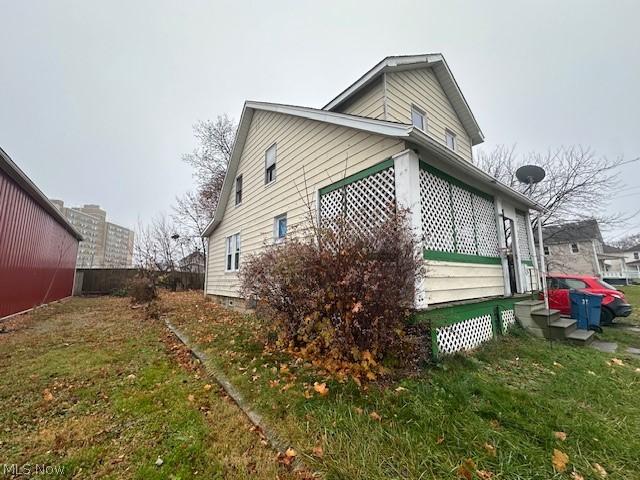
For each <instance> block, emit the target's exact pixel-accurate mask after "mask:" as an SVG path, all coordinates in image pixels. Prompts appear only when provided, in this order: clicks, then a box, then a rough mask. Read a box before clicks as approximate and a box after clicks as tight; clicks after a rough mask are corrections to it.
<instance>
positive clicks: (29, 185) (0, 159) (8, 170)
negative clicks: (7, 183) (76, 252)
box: [0, 148, 82, 241]
mask: <svg viewBox="0 0 640 480" xmlns="http://www.w3.org/2000/svg"><path fill="white" fill-rule="evenodd" d="M0 170H1V171H3V172H4V173H5V174H6V175H7V176H8V177H9V178H11V179H12V180H13V181H14V182H16V183H17V184H18V186H19V187H20V188H22V190H24V191H25V192H26V193H27V195H29V196H30V197H31V198H32V199H33V201H34V202H36V203H37V204H38V205H40V207H41V208H42V209H43V210H44V211H45V212H47V213H48V214H49V215H50V216H51V217H53V219H54V220H55V221H56V222H58V223H59V224H60V225H61V226H62V227H63V228H64V229H65V230H67V231H68V232H69V233H70V234H71V235H73V236H74V237H75V238H76V239H78V241H82V235H80V233H78V231H77V230H76V229H75V228H73V225H71V223H69V221H68V220H67V219H66V218H65V217H64V215H63V214H62V212H60V210H58V208H57V207H56V206H55V205H54V204H53V203H51V200H49V199H48V198H47V196H46V195H45V194H44V193H42V191H41V190H40V189H39V188H38V187H37V186H36V184H35V183H33V182H32V181H31V179H30V178H29V177H27V174H26V173H24V172H23V171H22V170H21V169H20V167H18V165H16V164H15V163H14V162H13V160H11V157H9V155H8V154H7V153H6V152H5V151H4V150H3V149H2V148H0Z"/></svg>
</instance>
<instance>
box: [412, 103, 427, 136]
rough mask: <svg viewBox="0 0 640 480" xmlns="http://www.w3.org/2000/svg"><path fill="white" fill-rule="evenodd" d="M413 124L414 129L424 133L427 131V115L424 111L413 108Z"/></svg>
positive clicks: (413, 106)
mask: <svg viewBox="0 0 640 480" xmlns="http://www.w3.org/2000/svg"><path fill="white" fill-rule="evenodd" d="M411 123H412V124H413V126H414V127H418V128H419V129H420V130H422V131H423V132H426V131H427V114H426V113H425V111H424V110H422V109H420V108H418V107H416V106H415V105H412V106H411Z"/></svg>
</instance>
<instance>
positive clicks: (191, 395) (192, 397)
mask: <svg viewBox="0 0 640 480" xmlns="http://www.w3.org/2000/svg"><path fill="white" fill-rule="evenodd" d="M187 399H188V400H189V401H190V402H193V401H195V399H196V397H195V396H194V395H193V394H192V393H190V394H189V396H188V397H187Z"/></svg>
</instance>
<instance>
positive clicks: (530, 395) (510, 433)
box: [162, 287, 640, 480]
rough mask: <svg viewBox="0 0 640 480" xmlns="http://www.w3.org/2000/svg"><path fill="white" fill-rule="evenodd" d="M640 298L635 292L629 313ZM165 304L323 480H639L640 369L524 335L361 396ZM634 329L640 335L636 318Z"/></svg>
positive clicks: (222, 325) (192, 300)
mask: <svg viewBox="0 0 640 480" xmlns="http://www.w3.org/2000/svg"><path fill="white" fill-rule="evenodd" d="M639 292H640V289H639V288H638V287H635V288H627V294H628V296H629V299H630V300H631V301H632V302H637V299H638V294H639ZM162 303H163V305H164V308H166V309H167V311H168V314H167V315H168V318H169V319H170V320H171V321H172V322H173V324H174V325H176V326H177V327H178V328H179V329H181V330H182V331H183V332H185V333H187V334H188V335H189V336H190V337H191V339H192V340H193V341H194V342H195V343H196V344H197V345H198V347H199V348H200V349H201V350H203V351H205V352H206V353H207V354H208V357H209V361H208V367H210V368H212V369H215V370H218V371H220V372H223V373H224V374H225V375H226V376H227V377H228V378H229V379H231V381H232V382H233V384H234V385H235V386H236V387H237V388H238V389H239V390H240V391H241V392H242V394H243V395H244V397H245V398H246V399H247V401H248V402H249V404H250V405H252V407H253V408H254V409H255V410H256V411H258V412H259V413H261V414H262V415H263V416H264V417H265V418H266V420H267V421H268V422H269V423H270V424H271V426H272V428H274V429H275V430H276V431H277V433H278V434H280V435H281V436H282V437H285V438H288V439H289V440H290V441H291V443H292V444H293V446H294V447H295V448H296V450H297V451H298V453H299V456H300V457H301V458H302V459H303V460H304V461H305V463H306V464H307V465H309V466H310V468H312V469H313V470H315V471H317V472H319V473H320V474H322V475H323V476H324V477H325V478H328V479H343V478H344V479H354V478H358V479H360V478H361V479H383V478H397V479H403V478H411V479H431V478H435V479H448V478H451V479H455V478H468V479H471V478H483V479H486V478H494V479H498V478H500V479H549V478H573V479H574V480H578V479H580V478H592V479H598V478H603V477H602V473H598V472H604V471H606V472H607V474H608V476H607V478H609V479H637V478H640V461H639V458H640V453H639V452H640V415H639V413H638V412H639V411H640V410H639V408H638V397H639V395H640V359H638V358H636V357H633V356H631V355H629V354H626V353H617V354H615V355H607V354H604V353H601V352H598V351H596V350H594V349H589V348H580V347H573V346H569V345H564V344H560V343H549V342H548V341H544V340H540V339H536V338H532V337H530V336H528V335H526V334H525V333H524V332H522V331H519V330H518V329H515V331H514V333H513V334H512V335H509V336H507V337H504V338H501V339H500V340H497V341H494V342H490V343H488V344H487V345H485V346H484V347H483V348H481V349H480V350H479V351H477V352H475V353H474V354H473V355H468V356H456V357H453V358H449V359H447V360H445V361H444V362H442V363H441V364H439V365H435V366H430V367H428V368H426V369H425V370H424V371H423V372H421V373H420V374H419V375H417V376H414V377H412V378H405V379H401V380H393V381H392V380H389V381H387V382H386V383H385V384H384V385H379V384H378V385H374V384H371V385H368V386H365V387H364V388H358V386H357V385H356V384H355V383H354V382H353V381H350V380H349V381H346V382H344V383H339V382H337V381H335V380H333V379H331V378H330V377H329V376H328V375H327V374H326V372H323V371H322V370H321V369H319V368H316V367H314V366H313V365H311V364H309V363H308V362H304V361H301V360H296V359H294V358H291V357H289V356H287V355H284V354H282V353H277V352H273V351H270V350H265V349H264V348H263V344H262V343H261V341H260V336H259V335H258V333H257V325H258V323H257V321H256V319H255V317H254V316H252V315H241V314H238V313H232V312H230V311H228V310H225V309H223V308H222V307H219V306H217V305H215V304H214V303H213V302H205V301H204V300H203V298H202V296H201V294H190V293H180V294H165V295H164V297H163V302H162ZM627 322H638V314H637V312H636V313H635V314H634V317H633V318H630V319H627ZM619 333H620V334H623V332H622V331H620V332H619ZM616 334H618V332H616ZM605 335H606V334H605ZM624 335H626V336H627V337H628V338H629V340H627V341H628V342H630V343H633V342H635V343H637V342H638V339H637V338H636V336H635V334H633V333H629V332H624ZM315 383H318V384H322V383H326V386H327V388H328V394H326V395H321V394H320V393H318V391H317V390H316V389H314V384H315ZM318 390H322V388H318ZM554 452H555V459H556V468H554V465H553V458H554ZM565 455H566V457H565ZM563 467H564V469H563ZM562 470H564V471H562Z"/></svg>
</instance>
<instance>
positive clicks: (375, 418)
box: [369, 412, 382, 422]
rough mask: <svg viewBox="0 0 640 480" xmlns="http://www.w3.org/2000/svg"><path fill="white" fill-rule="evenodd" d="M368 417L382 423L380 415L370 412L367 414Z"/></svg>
mask: <svg viewBox="0 0 640 480" xmlns="http://www.w3.org/2000/svg"><path fill="white" fill-rule="evenodd" d="M369 416H370V417H371V418H373V419H374V420H375V421H376V422H381V421H382V417H381V416H380V415H378V412H371V413H370V414H369Z"/></svg>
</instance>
